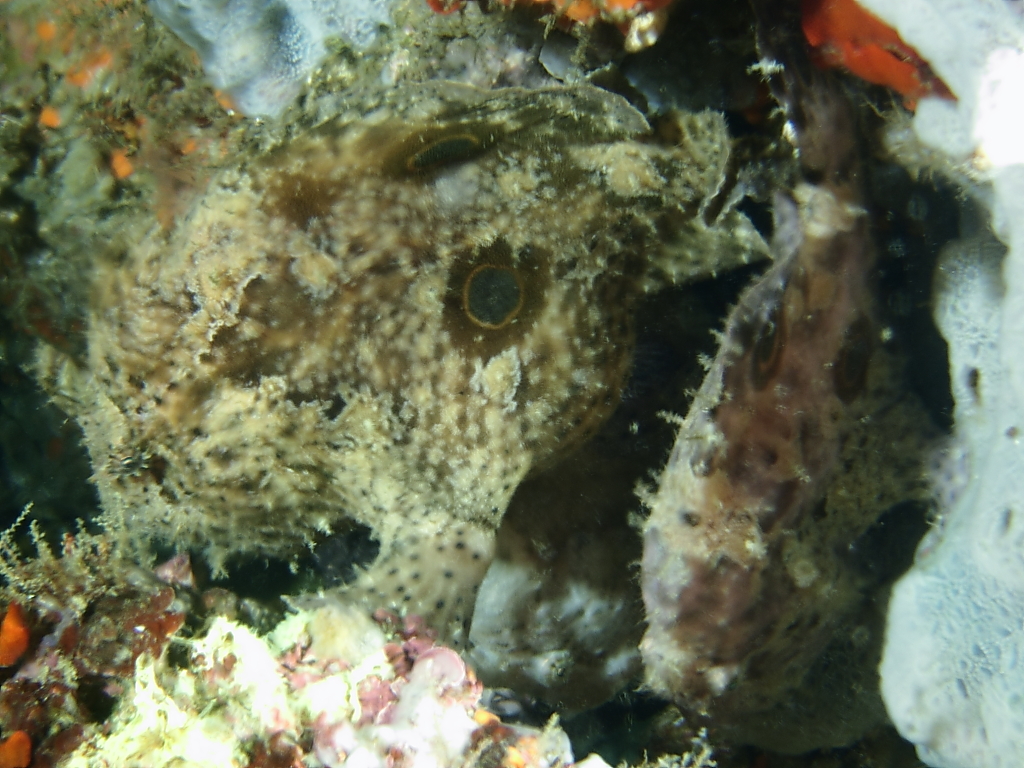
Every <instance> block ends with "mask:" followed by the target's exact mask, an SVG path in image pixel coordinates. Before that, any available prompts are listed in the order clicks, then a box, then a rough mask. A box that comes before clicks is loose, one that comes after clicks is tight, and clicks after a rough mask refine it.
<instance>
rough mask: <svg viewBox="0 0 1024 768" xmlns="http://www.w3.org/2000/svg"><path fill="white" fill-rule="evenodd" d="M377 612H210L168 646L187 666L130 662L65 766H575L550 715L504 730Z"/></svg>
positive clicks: (438, 657) (427, 645) (412, 625)
mask: <svg viewBox="0 0 1024 768" xmlns="http://www.w3.org/2000/svg"><path fill="white" fill-rule="evenodd" d="M379 619H380V620H379V621H377V622H375V621H373V620H371V619H370V618H368V617H367V616H366V615H365V614H363V613H361V612H359V611H358V610H356V609H354V608H351V607H349V606H346V605H342V604H340V603H335V602H330V603H325V604H322V605H319V606H317V607H315V608H312V609H310V610H304V611H300V612H298V613H296V614H294V615H292V616H289V617H288V618H286V619H285V620H284V621H282V622H281V623H280V624H279V625H278V626H277V627H276V628H275V629H274V630H273V631H272V632H271V633H270V634H269V635H267V636H266V637H261V636H258V635H257V634H255V633H254V632H253V631H252V630H251V629H249V628H247V627H245V626H243V625H241V624H238V623H235V622H233V621H230V620H228V619H226V618H223V617H218V618H216V619H214V621H213V622H212V624H211V625H210V627H209V629H208V630H207V631H206V633H205V634H204V635H202V636H201V637H199V638H198V639H195V640H184V641H179V642H185V643H187V644H188V645H189V651H190V658H191V662H190V664H188V665H187V666H186V667H185V668H173V667H172V666H171V665H169V664H168V663H166V661H165V660H164V659H153V658H152V657H149V656H142V657H140V659H139V661H138V664H137V666H136V674H135V677H134V681H133V682H134V686H133V690H131V691H129V692H128V693H126V694H125V696H124V698H123V699H122V701H121V704H120V706H119V709H118V710H117V712H116V713H115V714H114V716H113V718H112V719H111V721H110V722H109V723H108V725H107V726H106V727H105V728H104V730H103V732H102V733H97V734H96V735H94V736H93V737H92V738H91V739H89V740H88V741H86V742H85V743H83V744H82V745H81V746H80V747H79V748H78V750H77V751H76V752H75V753H74V754H73V755H72V756H71V757H70V758H68V759H67V760H66V761H64V763H63V765H64V766H67V767H68V768H71V767H75V768H77V767H78V766H102V765H117V766H135V765H145V766H147V767H148V768H160V767H161V766H171V765H173V766H176V767H180V766H194V767H195V768H205V767H206V766H210V767H211V768H213V766H216V767H217V768H225V766H245V765H251V764H255V763H257V762H259V758H260V756H261V755H262V756H263V757H264V758H268V759H269V757H272V758H273V759H274V760H275V761H286V762H287V763H293V764H296V765H298V764H302V765H306V766H325V767H326V768H340V767H341V766H346V768H384V767H385V766H391V765H402V766H403V767H404V768H446V767H448V766H460V767H461V766H473V765H475V764H477V762H478V761H481V760H484V761H486V763H487V764H488V765H492V764H493V765H498V764H504V762H506V758H507V762H508V764H509V765H515V766H517V767H518V768H554V766H567V765H570V764H571V763H572V762H573V756H572V751H571V749H570V746H569V741H568V738H567V737H566V735H565V734H564V733H563V732H562V731H561V730H560V729H559V728H558V727H557V726H556V725H555V724H553V723H552V724H551V725H549V726H548V727H547V728H546V729H544V730H543V731H537V730H535V729H530V728H526V727H520V726H516V727H510V726H506V725H504V724H502V723H501V722H500V721H499V720H498V718H497V717H496V716H494V715H493V714H491V713H489V712H487V711H486V710H483V709H480V708H479V700H480V695H481V693H482V691H483V686H482V685H481V684H480V683H479V682H478V681H477V679H476V677H475V676H474V674H473V672H472V671H471V670H470V669H469V668H468V667H467V666H466V665H465V663H464V662H463V661H462V659H461V658H460V657H459V655H458V654H457V653H456V652H455V651H453V650H451V649H450V648H446V647H444V646H440V645H436V644H435V643H434V641H433V639H432V636H431V633H430V632H429V631H427V630H426V629H425V628H424V627H423V626H422V624H421V623H419V622H418V621H417V620H416V619H414V618H413V619H408V618H407V619H406V620H404V621H400V620H398V619H397V618H396V617H394V616H391V615H384V614H381V615H380V616H379ZM595 759H596V760H598V761H599V758H595ZM601 765H603V761H602V762H601Z"/></svg>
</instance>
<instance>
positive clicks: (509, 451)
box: [41, 82, 765, 642]
mask: <svg viewBox="0 0 1024 768" xmlns="http://www.w3.org/2000/svg"><path fill="white" fill-rule="evenodd" d="M651 133H652V132H651V130H650V127H649V125H648V124H647V122H646V120H645V119H644V117H643V116H642V115H641V114H640V113H639V112H638V111H636V110H635V109H634V108H633V107H631V106H630V105H629V104H628V103H627V102H626V101H625V100H624V99H623V98H621V97H619V96H617V95H614V94H611V93H609V92H606V91H603V90H601V89H598V88H595V87H590V86H579V87H572V88H562V87H559V88H547V89H540V90H532V91H531V90H522V89H504V90H496V91H484V90H479V89H476V88H472V87H469V86H465V85H457V84H454V83H443V82H441V83H436V82H435V83H428V84H421V85H414V86H409V87H407V88H403V89H383V90H382V92H381V93H380V94H378V95H376V96H374V98H372V99H371V98H365V99H364V100H363V101H362V102H360V103H359V104H358V105H357V106H354V107H351V108H349V109H348V110H347V113H346V115H345V116H343V117H339V118H336V119H334V120H331V121H329V122H327V123H325V124H323V125H320V126H318V127H315V128H312V129H309V130H306V131H305V132H302V133H300V134H299V135H297V136H295V137H294V138H291V139H289V140H288V141H287V142H284V143H282V144H280V145H279V146H277V147H276V148H273V149H271V150H270V151H268V152H265V153H262V154H257V155H255V156H243V157H241V158H239V159H238V160H237V161H236V162H234V163H232V165H231V167H230V168H229V169H228V170H226V171H224V172H223V173H221V175H220V176H219V177H218V178H216V179H215V181H214V182H213V184H212V185H211V187H210V188H209V190H208V191H207V192H206V194H205V196H203V197H202V198H201V199H200V201H199V203H198V204H197V205H196V207H195V209H194V210H193V211H192V213H191V214H190V216H189V217H188V219H187V220H186V221H185V222H184V223H183V224H182V225H181V226H180V227H178V229H177V230H176V231H174V232H173V233H171V234H170V235H169V236H165V235H163V234H162V233H154V234H153V235H152V236H151V237H149V238H148V239H146V240H145V241H144V242H143V243H141V244H140V245H138V246H137V247H136V248H134V249H133V250H132V252H131V253H129V254H128V255H127V257H126V259H125V260H124V262H123V263H121V264H117V265H114V266H111V267H109V268H107V269H105V270H104V271H103V272H102V274H101V275H100V277H99V279H98V281H97V286H98V287H97V299H96V309H95V312H94V314H93V316H92V318H91V321H90V328H89V331H88V340H89V357H88V361H89V362H88V370H86V371H76V370H75V369H74V368H73V366H71V365H70V364H69V363H67V361H62V360H61V359H60V358H59V357H55V356H54V355H53V353H47V354H50V357H49V358H46V357H45V355H44V360H43V362H42V364H41V368H42V372H43V377H44V379H46V380H48V381H49V382H50V386H51V387H52V388H53V389H54V390H55V391H57V392H62V393H63V394H64V401H65V403H66V404H68V407H69V408H70V409H71V410H72V411H74V412H75V413H76V415H77V416H78V419H79V421H80V423H81V424H82V425H83V428H84V431H85V434H86V440H87V443H88V445H89V448H90V451H91V453H92V457H93V461H94V464H95V466H96V482H97V485H98V488H99V490H100V494H101V497H102V501H103V504H104V507H105V509H106V510H107V514H108V515H115V516H119V517H121V518H123V519H129V520H130V521H131V526H132V527H133V528H134V529H137V530H138V532H139V533H140V534H149V535H155V536H158V537H160V538H163V539H165V540H169V541H172V542H174V543H175V544H177V545H178V546H179V547H193V548H196V549H202V550H204V551H205V552H206V553H207V555H208V557H209V558H210V560H211V562H212V563H213V564H214V566H215V567H217V568H223V567H224V563H225V561H226V558H228V557H229V556H231V555H232V554H234V553H255V554H265V555H273V556H278V557H292V556H294V554H295V553H296V552H297V551H300V550H301V549H302V548H303V547H306V546H308V547H314V546H316V544H317V543H318V542H319V541H321V540H323V539H324V537H326V536H328V535H330V534H344V533H345V532H346V531H349V530H366V531H368V532H369V535H370V536H371V537H372V539H373V540H375V541H376V542H377V544H378V545H379V554H378V555H377V557H376V559H375V560H374V561H373V562H372V563H370V564H369V565H368V566H367V568H366V569H365V570H361V571H360V572H359V574H358V576H357V578H356V579H355V582H354V583H353V584H352V585H351V586H349V587H348V588H347V591H348V592H349V593H350V594H355V595H357V596H358V597H359V598H360V599H361V600H364V601H365V602H366V603H367V604H368V605H370V606H372V607H389V608H394V609H398V610H402V611H407V612H411V613H419V614H423V615H425V616H426V617H427V618H428V620H429V621H430V622H431V623H433V624H435V625H437V626H438V627H439V628H440V629H442V631H444V633H445V634H446V636H447V637H448V638H449V639H451V640H452V641H453V642H458V641H459V639H460V637H461V636H462V631H463V627H464V626H465V623H466V621H467V620H468V618H469V617H470V615H471V612H472V608H473V601H474V599H475V598H474V596H475V590H476V588H477V586H478V585H479V583H480V581H481V579H482V577H483V574H484V572H485V570H486V569H487V566H488V564H489V563H490V561H491V558H492V552H493V541H494V533H495V530H496V528H497V526H498V523H499V521H500V520H501V518H502V515H503V513H504V512H505V509H506V507H507V506H508V503H509V499H510V498H511V496H512V494H513V492H514V491H515V489H516V487H517V486H518V484H519V483H520V481H521V480H522V479H523V478H524V476H526V475H527V473H529V472H530V471H531V469H533V468H535V467H537V466H540V465H544V464H550V463H551V462H553V461H554V460H555V459H556V458H557V457H558V456H561V455H564V454H565V453H566V452H568V451H570V450H571V449H572V448H573V447H574V446H576V445H579V444H580V443H581V442H582V441H584V440H586V439H587V437H588V436H589V435H590V434H591V433H592V432H593V431H594V430H595V429H596V428H597V427H598V426H599V425H600V424H601V423H602V421H603V420H604V419H605V418H606V416H607V415H608V413H609V412H610V411H611V410H612V409H613V408H614V407H615V405H616V403H617V401H618V398H619V394H620V391H621V388H622V385H623V380H624V377H625V375H626V372H627V370H628V368H629V365H630V354H631V346H632V338H633V329H632V326H631V313H632V308H633V306H634V304H635V303H636V301H637V299H638V298H639V297H640V296H641V295H642V294H643V293H644V292H646V291H651V290H656V289H657V287H658V286H659V285H665V284H670V283H673V282H678V281H680V280H684V279H687V278H688V277H691V276H695V275H702V274H707V273H713V272H715V271H718V270H721V269H724V268H727V267H729V266H732V265H735V264H738V263H742V262H745V261H749V260H750V259H752V258H756V257H760V256H761V255H762V254H763V253H764V250H765V249H764V247H763V244H762V243H761V241H760V238H759V237H758V235H757V234H756V232H755V231H754V230H753V228H752V227H751V226H750V224H749V222H748V221H747V220H746V219H745V218H744V217H742V216H741V215H740V214H738V213H736V212H735V211H732V210H730V209H729V208H728V206H726V207H725V208H724V209H723V208H722V207H721V206H720V205H714V206H712V205H710V204H709V201H712V200H713V199H715V198H716V196H719V195H723V194H725V195H727V194H728V192H729V190H728V189H724V190H723V183H724V180H725V179H726V178H727V175H728V174H727V173H726V170H727V164H728V159H729V139H728V135H727V132H726V129H725V123H724V119H723V118H722V116H721V115H718V114H714V113H702V114H696V115H679V116H678V117H677V119H676V131H675V137H676V142H675V143H669V144H657V143H655V142H654V141H653V140H652V136H651ZM719 202H721V200H720V199H719ZM712 211H713V213H712ZM719 211H721V212H719Z"/></svg>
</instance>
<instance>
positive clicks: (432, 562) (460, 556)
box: [346, 524, 494, 647]
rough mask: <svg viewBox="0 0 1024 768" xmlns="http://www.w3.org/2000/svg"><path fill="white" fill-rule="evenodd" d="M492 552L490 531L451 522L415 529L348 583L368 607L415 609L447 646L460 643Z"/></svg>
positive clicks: (466, 633) (413, 612)
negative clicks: (433, 528)
mask: <svg viewBox="0 0 1024 768" xmlns="http://www.w3.org/2000/svg"><path fill="white" fill-rule="evenodd" d="M493 558H494V531H493V530H492V529H490V528H483V527H480V526H476V525H470V524H456V525H451V526H448V527H446V528H444V529H442V530H440V531H436V532H431V533H424V532H422V531H415V532H413V533H410V534H408V535H405V536H402V537H399V538H398V539H397V540H396V541H395V542H394V543H393V544H392V545H391V546H388V547H385V548H384V549H382V551H381V553H380V556H379V557H378V558H377V560H376V561H375V562H374V563H373V565H372V566H370V568H368V569H367V570H365V571H363V572H362V573H361V574H360V575H359V577H358V578H357V579H356V581H355V583H354V584H352V585H351V587H348V588H346V591H353V592H354V593H355V594H356V595H358V597H359V599H360V601H362V602H365V603H366V604H367V607H369V608H371V609H372V610H376V609H378V608H385V609H389V610H393V611H396V612H398V613H400V614H401V615H403V616H410V615H416V616H420V617H422V618H423V619H424V621H425V622H426V624H427V625H428V626H430V627H433V628H434V629H436V630H437V632H438V634H439V636H440V638H441V639H442V640H443V641H444V642H446V643H448V644H450V645H453V646H456V647H460V646H463V645H465V643H466V639H467V638H468V636H469V623H470V620H471V619H472V617H473V608H474V605H475V603H476V595H477V590H478V589H479V587H480V582H482V581H483V578H484V574H485V573H486V572H487V568H488V567H489V566H490V564H491V560H493Z"/></svg>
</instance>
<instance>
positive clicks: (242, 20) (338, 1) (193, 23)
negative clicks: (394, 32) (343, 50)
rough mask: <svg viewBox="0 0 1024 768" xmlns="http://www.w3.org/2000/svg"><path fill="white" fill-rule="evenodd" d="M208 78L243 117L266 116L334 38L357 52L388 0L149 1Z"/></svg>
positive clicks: (286, 99) (289, 96)
mask: <svg viewBox="0 0 1024 768" xmlns="http://www.w3.org/2000/svg"><path fill="white" fill-rule="evenodd" d="M150 7H151V8H152V10H153V14H154V15H155V16H156V17H157V18H158V19H160V20H161V21H163V22H164V23H165V24H167V26H169V27H170V28H171V29H172V30H173V31H174V32H175V34H177V35H178V37H180V38H181V39H182V40H184V41H185V42H186V43H188V44H189V45H190V46H192V47H193V48H194V49H195V50H196V52H197V53H198V54H199V56H200V58H202V60H203V67H204V68H205V69H206V74H207V75H208V76H209V78H210V80H211V82H212V83H213V84H214V85H215V86H216V87H218V88H222V89H224V90H225V91H227V92H228V93H230V94H231V96H232V98H233V99H234V101H235V104H236V105H237V106H238V108H239V109H240V110H241V111H242V112H244V113H245V114H247V115H250V116H261V117H274V116H276V115H278V114H280V113H281V112H283V111H284V109H285V107H287V106H288V105H289V104H290V103H291V102H292V100H293V99H294V98H295V97H296V95H298V92H299V89H300V88H301V87H302V84H303V82H305V80H306V78H307V77H309V75H310V74H311V73H312V72H313V70H314V69H316V67H317V66H318V65H319V64H320V62H321V61H322V60H323V58H324V56H325V55H326V48H325V46H324V41H325V40H326V39H327V38H329V37H340V38H342V39H343V40H345V41H346V42H347V43H348V44H349V45H351V46H352V47H353V48H355V49H357V50H363V49H365V48H367V47H368V46H369V45H370V43H372V42H373V40H374V38H375V37H376V35H377V33H378V31H379V29H380V27H381V26H382V25H387V24H388V23H389V21H390V15H389V11H388V0H150Z"/></svg>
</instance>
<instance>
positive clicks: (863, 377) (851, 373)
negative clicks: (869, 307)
mask: <svg viewBox="0 0 1024 768" xmlns="http://www.w3.org/2000/svg"><path fill="white" fill-rule="evenodd" d="M872 352H874V335H873V333H872V325H871V321H870V320H868V319H867V318H866V317H864V316H863V315H860V316H859V317H858V318H857V319H856V320H854V321H853V322H852V323H851V324H850V327H849V328H847V329H846V333H845V334H844V336H843V343H842V346H840V347H839V353H838V354H837V355H836V359H835V363H834V364H833V366H832V381H833V383H834V385H835V389H836V395H837V396H838V397H839V399H840V400H842V401H843V402H844V403H846V404H849V403H851V402H852V401H853V400H854V399H855V398H856V397H857V396H858V395H860V394H861V392H863V391H864V386H865V383H866V382H867V377H868V366H869V365H870V363H871V354H872Z"/></svg>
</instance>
